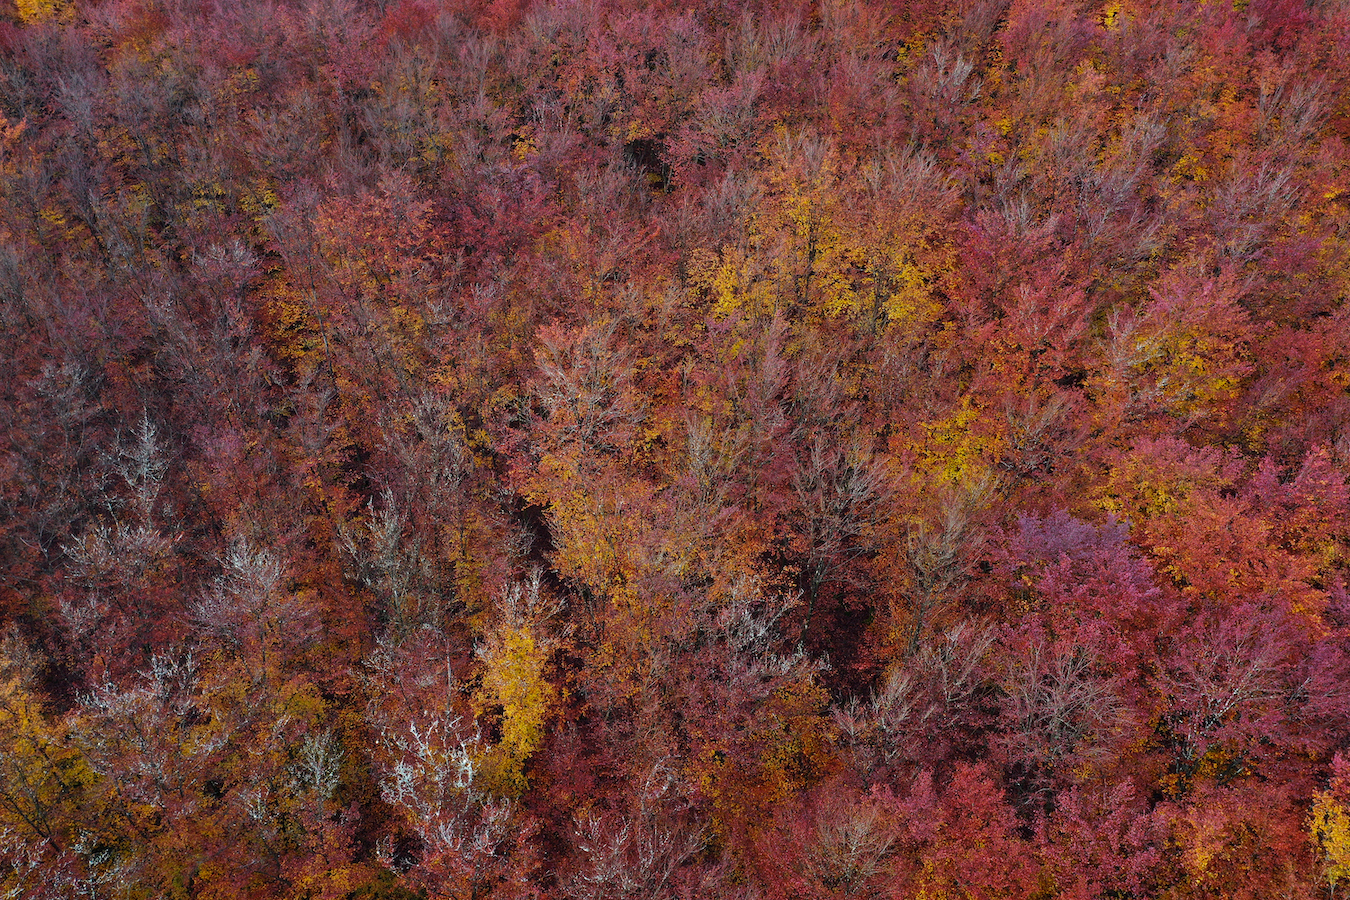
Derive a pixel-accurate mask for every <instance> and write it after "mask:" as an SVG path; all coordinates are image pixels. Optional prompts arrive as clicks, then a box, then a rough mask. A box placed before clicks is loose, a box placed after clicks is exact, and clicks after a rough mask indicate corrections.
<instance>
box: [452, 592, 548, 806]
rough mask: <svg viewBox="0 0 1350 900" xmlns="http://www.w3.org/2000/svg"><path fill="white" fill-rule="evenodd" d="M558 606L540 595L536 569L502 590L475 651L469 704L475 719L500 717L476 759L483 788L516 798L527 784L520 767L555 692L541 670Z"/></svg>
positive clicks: (540, 734) (536, 743)
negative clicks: (477, 668)
mask: <svg viewBox="0 0 1350 900" xmlns="http://www.w3.org/2000/svg"><path fill="white" fill-rule="evenodd" d="M561 608H562V604H561V602H559V601H555V600H550V599H549V598H547V597H546V596H545V595H544V594H543V592H542V584H541V578H540V574H539V572H538V571H536V572H535V573H534V574H533V575H531V576H530V578H529V580H528V581H527V582H526V583H525V584H517V585H514V586H513V587H511V588H509V589H507V590H505V591H504V592H503V593H502V595H501V597H500V599H499V603H498V610H497V612H498V620H497V623H496V624H495V625H494V626H493V627H492V628H491V629H490V630H489V631H488V633H487V635H486V637H485V639H484V641H483V643H482V644H480V645H479V647H478V658H479V659H480V660H481V661H482V663H483V680H482V684H481V685H480V687H479V689H478V692H477V694H476V695H475V698H474V699H475V705H476V707H477V709H478V714H479V716H480V719H481V717H482V716H485V715H491V714H493V713H496V714H497V715H499V716H500V719H499V722H498V728H497V733H498V735H499V739H498V741H497V743H496V744H495V745H494V746H492V747H491V748H490V749H489V750H488V751H487V752H486V754H485V755H484V757H483V758H482V759H481V760H480V761H479V765H480V767H481V768H480V771H481V773H482V775H481V777H482V781H483V785H484V787H486V788H487V789H488V790H490V791H492V792H494V793H496V794H499V795H505V796H512V797H514V796H519V795H520V794H521V793H523V792H524V790H525V788H526V786H527V780H526V777H525V772H524V769H525V764H526V763H527V762H528V761H529V759H530V757H531V756H533V755H534V753H535V751H536V750H538V749H539V748H540V746H541V745H542V744H543V742H544V729H545V726H546V725H547V724H548V718H549V715H550V714H551V713H552V710H553V706H554V702H555V700H556V695H557V692H556V690H555V689H554V687H553V685H552V684H551V683H550V682H549V680H548V678H547V676H546V674H545V668H546V666H547V665H548V660H549V656H550V654H552V652H553V650H554V648H555V647H556V646H557V639H556V637H555V636H554V635H553V634H551V633H550V632H549V631H548V630H547V628H546V625H547V623H548V621H549V620H550V619H551V618H553V617H554V616H556V615H557V614H558V613H559V612H560V611H561Z"/></svg>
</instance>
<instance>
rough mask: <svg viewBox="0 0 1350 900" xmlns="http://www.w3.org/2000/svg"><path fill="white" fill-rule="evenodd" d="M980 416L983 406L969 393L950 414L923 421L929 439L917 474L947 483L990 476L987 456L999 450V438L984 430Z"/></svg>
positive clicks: (919, 476) (915, 473)
mask: <svg viewBox="0 0 1350 900" xmlns="http://www.w3.org/2000/svg"><path fill="white" fill-rule="evenodd" d="M981 416H982V410H981V409H980V408H979V407H978V406H976V405H975V404H974V403H972V402H971V400H970V397H969V396H966V397H962V398H961V405H960V406H959V407H958V408H957V409H956V410H954V411H953V412H952V413H951V414H950V415H948V416H945V417H943V418H940V419H933V420H931V421H928V422H924V423H922V425H921V426H920V427H921V428H922V429H923V431H924V434H925V437H926V440H925V442H924V447H923V449H922V451H921V454H920V458H919V465H918V466H917V467H916V469H915V472H914V475H915V477H916V478H919V479H921V480H924V481H930V480H937V481H942V482H946V483H948V484H973V483H976V482H978V481H980V480H981V479H986V478H988V477H989V474H990V467H989V465H988V464H987V463H986V462H985V459H986V457H990V456H992V455H994V454H995V453H997V451H998V450H999V444H1000V441H999V439H998V437H997V436H996V435H994V434H992V433H981V431H980V428H979V426H980V424H981Z"/></svg>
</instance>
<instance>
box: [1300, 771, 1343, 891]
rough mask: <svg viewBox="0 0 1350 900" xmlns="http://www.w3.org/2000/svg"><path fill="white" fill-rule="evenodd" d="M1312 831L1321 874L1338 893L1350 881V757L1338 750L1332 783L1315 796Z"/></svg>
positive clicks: (1310, 823)
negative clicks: (1345, 882)
mask: <svg viewBox="0 0 1350 900" xmlns="http://www.w3.org/2000/svg"><path fill="white" fill-rule="evenodd" d="M1309 830H1310V831H1311V832H1312V838H1313V841H1314V844H1315V846H1316V848H1317V854H1316V858H1317V863H1318V867H1319V868H1320V869H1321V876H1322V878H1323V879H1324V880H1325V881H1326V883H1327V885H1328V886H1329V887H1330V888H1331V893H1330V894H1329V896H1330V897H1332V898H1334V897H1335V896H1336V886H1337V885H1338V884H1340V883H1342V882H1344V881H1347V880H1350V759H1346V758H1345V757H1344V756H1342V755H1341V754H1339V753H1337V754H1336V757H1335V760H1334V761H1333V762H1332V777H1331V784H1330V785H1328V786H1327V789H1326V790H1325V791H1321V792H1319V793H1317V794H1315V795H1314V796H1313V804H1312V818H1311V821H1310V822H1309Z"/></svg>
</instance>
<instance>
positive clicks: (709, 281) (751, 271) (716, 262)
mask: <svg viewBox="0 0 1350 900" xmlns="http://www.w3.org/2000/svg"><path fill="white" fill-rule="evenodd" d="M688 271H689V282H690V284H692V285H694V286H695V287H697V288H700V289H702V290H703V291H704V292H706V293H707V295H708V296H709V298H710V299H711V300H712V304H713V313H714V314H716V315H717V316H718V318H726V317H727V316H730V315H732V314H734V313H737V312H739V313H743V314H745V315H749V316H752V317H759V316H768V315H772V314H773V311H774V306H775V303H774V292H773V285H772V284H771V283H770V282H769V281H768V280H767V279H765V278H763V277H762V273H761V272H760V271H759V270H758V267H757V266H755V265H754V264H753V261H752V260H751V259H749V258H747V257H746V256H745V254H744V253H742V252H741V251H740V250H739V249H738V248H736V247H723V248H722V250H721V252H720V253H713V252H712V251H710V250H695V251H694V252H693V253H691V254H690V256H689V262H688Z"/></svg>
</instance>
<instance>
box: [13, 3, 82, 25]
mask: <svg viewBox="0 0 1350 900" xmlns="http://www.w3.org/2000/svg"><path fill="white" fill-rule="evenodd" d="M14 6H15V8H16V10H17V11H18V13H19V20H20V21H21V22H23V24H25V25H40V24H42V23H43V22H50V21H52V20H53V19H59V20H61V21H65V20H66V19H67V18H69V17H68V16H67V15H66V14H67V13H68V12H69V11H70V3H69V0H15V2H14Z"/></svg>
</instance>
